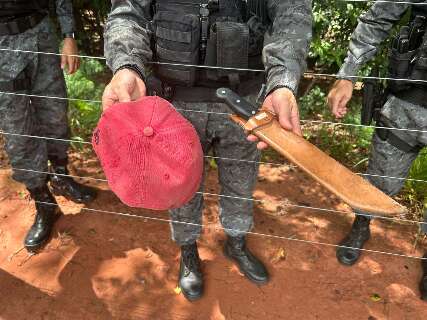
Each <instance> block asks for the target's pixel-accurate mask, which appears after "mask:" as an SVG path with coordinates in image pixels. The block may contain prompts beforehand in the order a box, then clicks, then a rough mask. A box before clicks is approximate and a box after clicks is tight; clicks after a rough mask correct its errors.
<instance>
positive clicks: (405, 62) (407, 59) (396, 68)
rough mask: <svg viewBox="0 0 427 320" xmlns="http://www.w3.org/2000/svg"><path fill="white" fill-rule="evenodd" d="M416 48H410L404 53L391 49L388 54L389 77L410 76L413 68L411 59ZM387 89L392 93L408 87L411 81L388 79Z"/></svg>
mask: <svg viewBox="0 0 427 320" xmlns="http://www.w3.org/2000/svg"><path fill="white" fill-rule="evenodd" d="M417 52H418V50H412V51H408V52H405V53H399V52H398V51H397V50H395V49H391V52H390V54H389V66H388V71H389V77H390V78H393V79H408V78H409V77H410V76H411V73H412V69H413V61H414V59H415V56H416V55H417ZM388 83H389V89H390V91H391V92H393V93H397V92H400V91H403V90H406V89H408V88H409V87H410V86H411V83H410V82H408V81H402V80H396V81H393V80H389V81H388Z"/></svg>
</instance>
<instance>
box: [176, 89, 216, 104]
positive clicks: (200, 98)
mask: <svg viewBox="0 0 427 320" xmlns="http://www.w3.org/2000/svg"><path fill="white" fill-rule="evenodd" d="M172 90H173V93H172V100H174V101H185V102H223V100H221V99H219V98H218V97H217V96H216V90H217V88H207V87H174V88H173V89H172Z"/></svg>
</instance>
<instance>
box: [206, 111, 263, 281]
mask: <svg viewBox="0 0 427 320" xmlns="http://www.w3.org/2000/svg"><path fill="white" fill-rule="evenodd" d="M214 107H215V108H214V110H216V111H219V112H230V111H229V110H228V109H226V108H225V107H224V105H222V104H215V105H214ZM221 109H223V110H221ZM208 131H209V132H212V135H214V136H215V139H214V140H213V148H214V151H215V155H216V156H217V157H218V158H219V159H217V163H218V170H219V183H220V186H221V195H223V196H224V197H220V200H219V202H220V209H219V212H220V220H221V223H222V225H223V227H224V231H225V233H226V234H227V241H226V243H225V246H224V254H225V255H226V256H227V257H228V258H230V259H231V260H233V261H234V262H235V263H236V264H237V266H238V267H239V269H240V271H241V272H242V273H243V274H244V275H245V276H246V277H247V278H248V279H249V280H251V281H253V282H255V283H257V284H264V283H266V282H267V281H268V279H269V276H268V272H267V270H266V268H265V266H264V265H263V263H262V262H261V261H260V260H259V259H258V258H256V257H255V256H254V255H253V254H252V253H251V252H250V250H249V248H248V247H247V245H246V234H247V232H248V231H250V230H251V228H252V225H253V206H254V202H253V201H252V200H250V199H252V197H253V191H254V187H255V183H256V181H257V176H258V161H259V159H260V153H259V151H258V150H257V149H256V145H255V144H254V143H251V142H248V141H247V140H246V136H245V134H244V132H243V130H242V129H241V128H240V127H239V126H238V125H236V124H235V123H233V122H232V121H231V120H229V119H225V118H224V116H223V115H212V116H211V121H210V122H209V124H208ZM225 158H230V159H241V160H242V161H235V160H227V159H225ZM240 198H242V199H240Z"/></svg>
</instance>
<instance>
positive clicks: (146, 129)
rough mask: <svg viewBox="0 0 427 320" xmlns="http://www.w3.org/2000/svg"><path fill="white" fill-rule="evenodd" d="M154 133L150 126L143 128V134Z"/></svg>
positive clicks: (149, 134)
mask: <svg viewBox="0 0 427 320" xmlns="http://www.w3.org/2000/svg"><path fill="white" fill-rule="evenodd" d="M153 134H154V130H153V128H151V127H145V128H144V136H146V137H151V136H152V135H153Z"/></svg>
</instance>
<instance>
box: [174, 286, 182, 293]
mask: <svg viewBox="0 0 427 320" xmlns="http://www.w3.org/2000/svg"><path fill="white" fill-rule="evenodd" d="M173 291H174V292H175V294H181V288H180V287H176V288H175V289H173Z"/></svg>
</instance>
